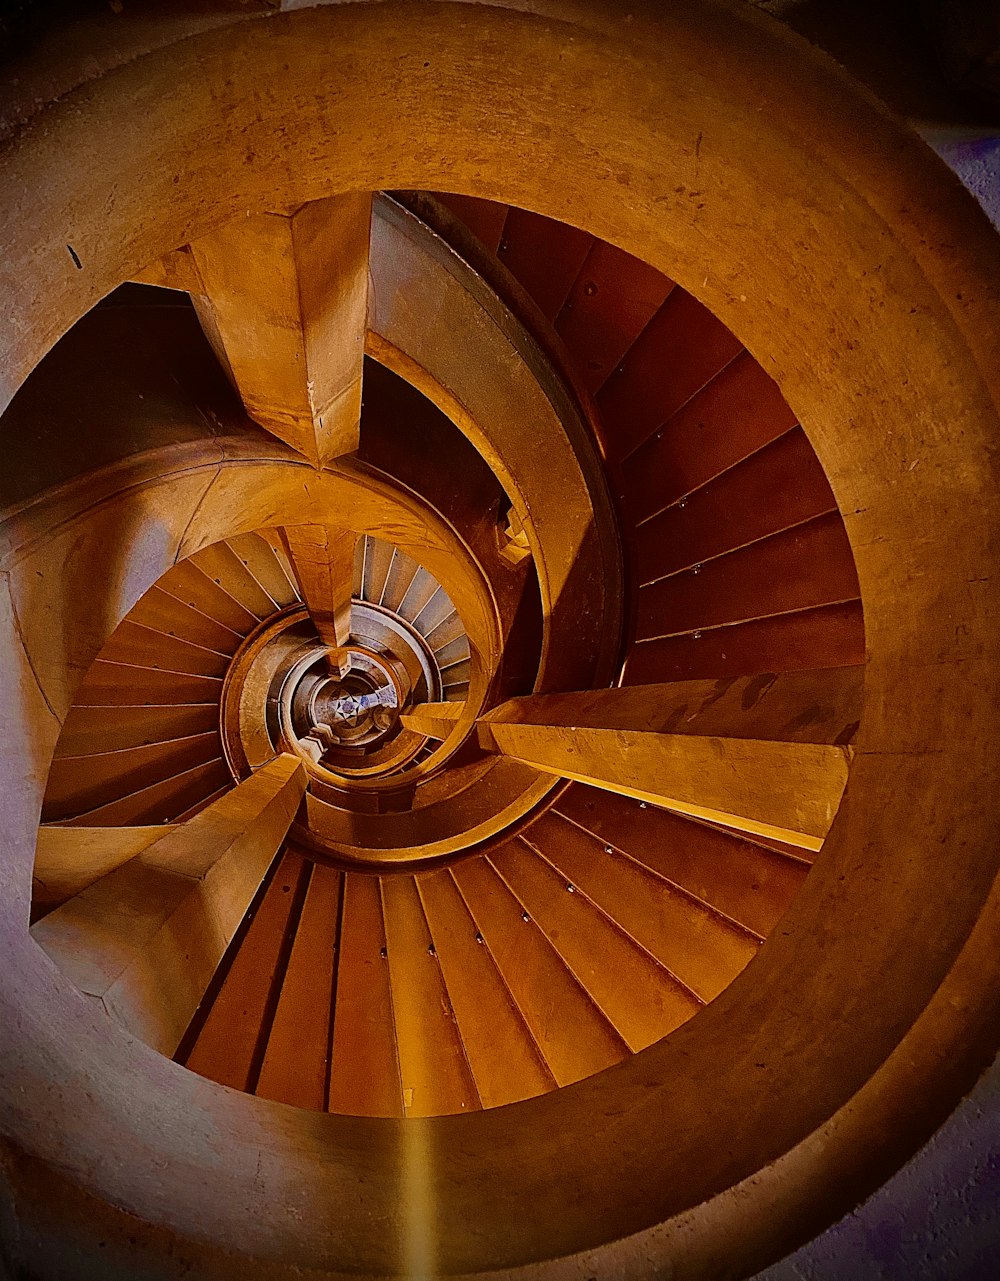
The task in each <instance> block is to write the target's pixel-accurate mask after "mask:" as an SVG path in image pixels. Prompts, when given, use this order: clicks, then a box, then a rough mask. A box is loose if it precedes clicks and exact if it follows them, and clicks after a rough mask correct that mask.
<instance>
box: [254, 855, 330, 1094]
mask: <svg viewBox="0 0 1000 1281" xmlns="http://www.w3.org/2000/svg"><path fill="white" fill-rule="evenodd" d="M341 881H342V877H341V873H340V872H337V871H334V869H333V868H330V867H324V866H322V865H321V864H318V863H317V864H313V865H312V867H311V872H310V875H309V885H308V889H307V891H306V896H305V902H304V904H303V907H302V914H301V916H300V918H299V921H298V928H297V930H296V933H295V940H294V943H293V944H292V950H291V956H290V957H289V961H288V968H287V969H286V971H285V974H284V978H283V980H282V983H281V993H280V996H279V998H278V1002H277V1008H276V1009H275V1013H274V1020H273V1022H272V1023H271V1029H270V1034H269V1035H268V1038H267V1049H266V1051H265V1054H264V1061H263V1065H262V1067H261V1070H260V1078H259V1080H258V1082H257V1089H256V1093H257V1094H258V1095H260V1096H261V1097H263V1098H266V1099H275V1100H276V1101H277V1102H278V1103H290V1104H292V1105H293V1106H295V1107H300V1108H312V1109H313V1110H314V1111H317V1112H323V1111H325V1110H326V1092H327V1076H328V1072H329V1064H330V1039H331V1033H332V1023H333V997H334V975H335V973H336V962H337V948H338V944H339V940H338V937H337V936H338V927H339V920H340V895H341Z"/></svg>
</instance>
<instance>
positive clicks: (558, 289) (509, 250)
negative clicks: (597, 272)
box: [497, 208, 594, 320]
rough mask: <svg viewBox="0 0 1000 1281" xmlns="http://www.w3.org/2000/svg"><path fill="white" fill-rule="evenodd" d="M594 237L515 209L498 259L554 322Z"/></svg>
mask: <svg viewBox="0 0 1000 1281" xmlns="http://www.w3.org/2000/svg"><path fill="white" fill-rule="evenodd" d="M593 243H594V237H593V236H591V235H590V233H589V232H586V231H580V230H579V228H577V227H570V226H569V225H568V224H567V223H563V222H556V221H555V220H554V219H552V218H543V217H542V215H541V214H535V213H530V212H529V211H528V210H526V209H513V208H512V209H511V210H510V211H509V213H508V214H507V221H506V223H505V224H504V229H503V238H502V239H501V241H500V246H499V249H498V251H497V257H498V258H499V259H500V261H501V262H502V263H503V264H504V266H505V267H507V269H508V270H509V271H510V272H511V273H512V274H513V275H514V276H516V277H517V279H518V280H519V281H520V282H521V284H522V285H523V286H524V287H525V289H526V290H527V291H528V293H529V294H530V295H531V297H532V298H533V299H534V300H535V302H536V303H537V304H538V306H539V308H540V309H541V311H542V312H543V313H544V315H545V316H546V318H547V319H548V320H554V319H555V317H556V316H557V315H558V314H559V312H560V311H561V310H562V307H563V304H564V303H565V301H566V298H567V296H568V294H569V292H570V290H571V289H572V287H573V283H574V281H575V280H576V278H577V276H578V275H579V273H580V269H581V267H582V266H583V264H584V262H585V261H586V258H587V254H588V253H589V252H590V247H591V245H592V244H593Z"/></svg>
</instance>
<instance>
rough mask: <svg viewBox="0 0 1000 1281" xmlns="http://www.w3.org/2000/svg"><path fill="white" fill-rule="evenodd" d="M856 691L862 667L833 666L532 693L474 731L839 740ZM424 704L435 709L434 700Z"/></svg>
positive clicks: (854, 708)
mask: <svg viewBox="0 0 1000 1281" xmlns="http://www.w3.org/2000/svg"><path fill="white" fill-rule="evenodd" d="M863 693H864V669H863V668H860V667H832V668H818V669H816V668H814V669H809V670H806V671H798V672H786V673H784V674H778V673H763V674H761V675H759V676H745V677H739V678H737V679H734V680H728V681H715V680H702V681H676V682H665V683H662V684H657V685H640V686H629V687H626V688H624V689H593V690H580V691H577V692H570V693H563V694H532V695H527V696H526V697H522V698H513V699H510V700H508V701H507V702H506V703H501V704H500V706H499V707H496V708H494V709H492V710H491V711H489V712H487V713H485V714H484V715H483V716H482V717H481V718H480V720H479V726H480V738H481V740H482V741H483V743H484V745H487V746H488V744H489V740H490V739H491V738H495V737H496V735H497V734H498V733H499V732H500V730H501V728H504V727H517V726H526V727H527V726H541V727H547V728H549V729H551V730H553V731H556V730H568V731H569V732H570V733H577V732H579V731H582V730H588V729H613V730H615V731H616V732H618V731H621V732H628V731H632V732H638V733H643V734H667V735H680V736H684V735H698V736H701V737H705V736H712V737H717V738H740V739H764V740H770V741H774V742H784V743H835V744H838V745H840V746H845V745H847V744H849V743H852V742H853V741H854V737H855V734H856V733H857V729H858V724H859V722H860V720H861V711H862V701H863ZM423 707H424V708H425V709H426V714H428V715H430V716H433V715H434V709H435V704H433V703H427V704H424V705H423ZM418 715H419V711H418Z"/></svg>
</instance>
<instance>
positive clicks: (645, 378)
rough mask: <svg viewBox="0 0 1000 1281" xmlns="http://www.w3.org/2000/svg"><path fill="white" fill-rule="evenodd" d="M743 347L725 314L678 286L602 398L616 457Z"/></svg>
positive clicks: (624, 453) (621, 456)
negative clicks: (724, 319)
mask: <svg viewBox="0 0 1000 1281" xmlns="http://www.w3.org/2000/svg"><path fill="white" fill-rule="evenodd" d="M740 350H741V348H740V344H739V342H738V341H737V339H736V338H735V337H734V336H733V335H732V334H731V333H730V332H729V330H728V329H727V328H726V327H725V325H723V323H722V322H721V321H720V320H717V319H716V318H715V317H714V316H713V315H712V313H711V312H710V311H708V310H707V309H706V308H705V307H703V306H702V305H701V303H699V302H697V301H695V299H694V298H692V297H691V295H690V294H688V293H685V291H684V290H683V289H674V290H673V291H672V292H671V294H670V296H669V297H668V298H667V300H666V302H665V303H664V304H663V306H662V307H661V308H660V310H659V311H658V312H657V314H656V315H655V316H654V317H653V319H652V320H651V321H650V323H649V324H648V325H647V326H646V328H645V329H644V330H643V332H642V333H641V334H640V335H639V337H638V339H637V340H636V341H635V342H634V343H633V344H632V347H631V348H630V350H629V351H628V353H627V354H626V356H625V358H624V360H623V361H622V362H621V364H620V365H619V366H618V368H617V369H616V370H615V371H614V373H613V374H612V376H611V377H610V378H609V379H608V380H607V382H605V384H604V386H603V387H602V388H601V392H600V395H599V396H598V398H597V403H598V407H599V409H600V411H601V416H602V418H603V419H604V425H605V430H606V432H607V437H608V442H609V449H610V451H611V458H612V459H613V460H621V459H624V458H626V457H627V456H628V455H629V454H630V453H631V452H632V450H634V449H636V448H638V446H639V445H641V444H642V442H643V441H644V440H646V438H647V437H649V436H650V435H652V433H653V432H654V431H655V430H656V429H657V427H659V426H660V425H661V424H662V423H664V422H666V421H667V419H668V418H669V417H670V416H671V415H672V414H675V413H676V412H677V410H678V409H680V407H681V406H682V405H683V404H684V403H685V402H686V401H687V400H689V399H690V398H691V397H692V396H693V395H695V393H696V392H698V391H700V390H701V389H702V387H704V386H705V384H706V383H707V382H709V381H710V379H712V378H714V377H715V376H716V374H718V372H719V371H720V370H721V369H722V368H723V367H724V366H725V365H727V364H728V363H729V361H730V360H732V359H733V358H734V357H735V356H736V355H737V354H738V352H739V351H740Z"/></svg>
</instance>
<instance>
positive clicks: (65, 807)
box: [42, 729, 222, 823]
mask: <svg viewBox="0 0 1000 1281" xmlns="http://www.w3.org/2000/svg"><path fill="white" fill-rule="evenodd" d="M221 755H222V747H221V743H220V741H219V734H218V731H217V730H214V729H213V730H211V731H209V732H208V733H205V734H197V735H195V736H194V737H192V738H182V739H168V740H166V741H164V742H162V743H150V744H149V745H147V746H145V747H127V748H124V749H122V750H121V751H116V752H100V753H94V754H91V755H89V756H60V757H57V758H56V759H55V760H54V761H53V762H52V768H51V769H50V770H49V779H48V783H47V784H46V788H45V800H44V802H43V807H42V812H43V815H44V818H43V820H42V821H43V822H47V823H52V822H58V821H59V820H60V819H64V818H71V817H72V816H73V815H75V814H81V813H83V812H84V811H86V810H93V809H96V808H97V807H98V806H101V805H106V804H108V803H110V802H111V801H115V800H118V799H119V798H120V797H122V796H129V795H131V794H132V793H134V792H138V791H141V790H142V789H143V788H146V787H152V786H153V785H154V784H156V783H158V782H160V781H161V780H162V779H164V778H173V777H175V776H176V775H177V774H183V773H184V772H185V771H187V770H189V769H194V768H195V766H197V765H204V764H206V763H207V762H208V761H213V760H217V759H218V758H219V757H220V756H221Z"/></svg>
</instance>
